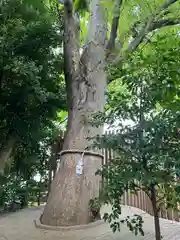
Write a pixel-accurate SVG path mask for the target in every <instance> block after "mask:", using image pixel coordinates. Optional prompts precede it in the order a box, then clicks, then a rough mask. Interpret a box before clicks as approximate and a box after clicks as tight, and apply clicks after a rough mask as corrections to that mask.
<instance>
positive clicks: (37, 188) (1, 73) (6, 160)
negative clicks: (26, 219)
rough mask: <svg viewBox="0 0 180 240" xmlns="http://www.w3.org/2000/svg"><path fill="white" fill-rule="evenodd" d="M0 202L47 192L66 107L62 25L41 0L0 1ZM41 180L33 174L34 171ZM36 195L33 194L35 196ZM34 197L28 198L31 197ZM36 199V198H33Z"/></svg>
mask: <svg viewBox="0 0 180 240" xmlns="http://www.w3.org/2000/svg"><path fill="white" fill-rule="evenodd" d="M0 13H1V14H0V28H1V40H0V132H1V134H0V169H1V173H3V172H4V174H3V175H2V176H1V177H0V182H1V184H0V185H1V186H0V195H1V197H0V198H1V208H2V209H3V208H4V207H5V203H7V202H8V203H9V202H11V201H14V200H19V201H20V202H21V204H22V207H24V206H26V205H27V204H28V201H30V200H31V201H32V197H33V198H34V197H35V196H36V195H38V196H39V199H40V194H39V193H40V192H43V193H45V194H47V184H48V182H47V180H48V175H47V173H48V168H49V166H48V161H49V152H51V149H50V145H51V141H52V139H54V138H55V135H56V132H57V131H60V129H61V126H56V125H57V124H56V121H61V120H62V119H60V117H59V112H60V111H61V110H66V93H65V85H64V81H63V78H62V63H63V61H62V60H63V58H62V54H61V53H58V54H57V49H59V48H60V47H61V45H62V31H61V30H62V28H61V25H60V22H58V26H57V24H56V21H55V18H54V16H53V14H51V12H50V11H49V9H48V8H47V7H46V5H45V4H44V2H43V1H27V0H26V1H25V0H24V1H20V0H12V1H9V0H7V1H1V3H0ZM37 174H38V175H39V176H40V181H37V180H34V178H35V177H36V175H37ZM34 200H35V201H37V199H34ZM34 200H33V201H34ZM38 201H39V200H38Z"/></svg>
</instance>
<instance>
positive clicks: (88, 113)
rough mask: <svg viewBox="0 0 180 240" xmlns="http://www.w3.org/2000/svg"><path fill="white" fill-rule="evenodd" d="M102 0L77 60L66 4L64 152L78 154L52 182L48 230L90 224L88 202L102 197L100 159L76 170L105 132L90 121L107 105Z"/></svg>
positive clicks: (64, 160)
mask: <svg viewBox="0 0 180 240" xmlns="http://www.w3.org/2000/svg"><path fill="white" fill-rule="evenodd" d="M100 2H101V0H93V1H90V12H91V20H90V25H89V33H88V36H87V44H86V46H85V48H84V52H83V54H82V55H81V56H80V55H79V49H78V43H77V28H76V27H77V24H75V23H76V19H75V15H74V13H73V12H72V8H71V6H70V5H67V3H68V4H70V3H72V2H71V1H70V0H67V1H65V16H64V18H65V36H64V56H65V80H66V87H67V95H68V96H67V98H68V129H67V133H66V136H65V139H64V146H63V149H64V150H66V149H70V150H72V149H74V150H80V151H81V154H78V153H72V152H71V153H66V154H64V155H63V156H62V157H61V165H60V168H59V170H58V172H57V174H56V176H55V179H54V181H53V183H52V187H51V193H50V194H49V197H48V201H47V205H46V207H45V209H44V213H43V215H42V216H41V222H42V223H43V224H46V225H63V226H65V225H66V226H67V225H78V224H86V223H88V222H90V221H91V219H92V217H91V216H90V211H89V200H90V199H91V198H94V197H97V196H98V194H99V187H100V185H99V184H100V179H99V178H98V177H95V172H96V170H97V169H99V168H100V167H101V162H102V157H101V156H97V155H94V154H92V153H89V154H88V155H87V154H85V155H84V157H83V173H82V174H81V175H78V174H77V173H76V166H77V164H78V161H79V160H80V159H81V157H82V154H83V152H84V150H85V149H86V148H87V147H89V146H90V145H91V143H92V141H90V140H89V138H92V137H94V136H96V135H97V134H101V133H102V128H101V127H98V128H97V127H94V126H92V125H91V124H90V123H89V121H90V120H91V119H92V116H93V114H94V113H97V112H99V111H103V110H104V105H105V96H104V95H105V94H104V93H105V89H106V74H105V70H104V67H105V44H106V35H107V28H106V25H105V21H104V16H103V14H102V9H101V6H100Z"/></svg>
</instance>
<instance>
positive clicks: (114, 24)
mask: <svg viewBox="0 0 180 240" xmlns="http://www.w3.org/2000/svg"><path fill="white" fill-rule="evenodd" d="M122 2H123V1H122V0H116V2H115V4H114V14H113V20H112V25H111V32H110V39H109V41H108V44H107V47H106V49H107V50H108V53H107V55H109V54H110V50H112V49H114V48H115V40H116V37H117V30H118V26H119V18H120V9H121V6H122Z"/></svg>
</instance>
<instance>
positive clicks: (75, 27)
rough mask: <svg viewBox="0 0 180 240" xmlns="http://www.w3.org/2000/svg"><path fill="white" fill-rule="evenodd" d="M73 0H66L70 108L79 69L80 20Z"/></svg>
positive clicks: (66, 67) (67, 72) (65, 57)
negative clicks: (73, 84) (74, 81)
mask: <svg viewBox="0 0 180 240" xmlns="http://www.w3.org/2000/svg"><path fill="white" fill-rule="evenodd" d="M76 17H77V16H76V13H75V11H74V8H73V0H64V44H63V46H64V75H65V82H66V89H67V92H68V93H69V94H68V108H69V109H70V108H71V106H72V91H73V86H72V81H73V80H74V79H75V78H76V75H77V71H78V69H79V58H80V53H79V21H77V19H76Z"/></svg>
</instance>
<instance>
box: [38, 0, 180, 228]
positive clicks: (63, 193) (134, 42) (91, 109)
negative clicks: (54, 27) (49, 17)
mask: <svg viewBox="0 0 180 240" xmlns="http://www.w3.org/2000/svg"><path fill="white" fill-rule="evenodd" d="M60 2H61V3H62V2H63V6H59V7H58V10H59V12H61V10H60V9H63V10H62V11H63V13H64V58H65V59H64V74H65V82H66V90H67V99H68V127H67V133H66V136H65V140H64V149H66V150H67V149H70V150H72V149H78V150H81V152H83V151H84V150H85V149H86V148H87V147H88V146H89V145H91V143H92V142H91V141H90V140H89V139H91V138H92V137H93V136H95V135H96V134H101V133H102V128H100V127H98V128H97V127H94V126H92V125H91V124H89V120H90V119H91V118H92V115H93V114H94V113H96V112H99V111H103V110H104V104H105V90H106V86H107V81H106V73H105V67H106V66H107V63H108V61H111V62H113V64H115V63H117V64H120V63H122V62H123V60H124V59H126V57H128V56H129V54H130V53H132V52H133V51H134V50H136V48H137V47H138V46H139V45H140V47H142V45H144V43H145V44H146V43H147V42H148V41H150V40H149V39H150V37H152V35H153V34H155V33H156V32H157V30H159V29H161V28H164V27H166V26H170V25H173V26H174V25H177V24H178V23H179V17H178V16H179V15H178V11H179V9H180V5H179V1H178V0H173V1H172V0H165V1H153V2H152V1H128V2H127V1H121V0H117V1H101V0H91V1H89V2H86V1H83V4H84V3H85V2H86V3H87V4H85V8H84V5H83V8H82V5H81V4H80V2H81V1H72V0H64V1H60ZM78 7H80V9H79V8H78ZM107 9H108V11H107ZM79 10H80V11H79ZM81 14H83V17H81ZM79 15H80V16H79ZM87 22H88V27H87V28H86V26H87ZM109 24H110V31H108V25H109ZM80 50H82V51H80ZM91 155H92V156H89V157H88V158H89V159H86V160H85V162H84V169H86V171H87V173H86V175H89V176H90V175H91V177H87V176H85V174H82V175H80V176H76V171H75V169H76V164H77V163H78V161H79V155H78V154H74V155H73V158H72V153H69V154H67V153H66V155H65V156H64V157H62V159H61V160H62V162H63V163H62V166H61V167H60V170H59V171H58V173H57V174H56V177H55V179H54V181H53V183H52V188H51V194H50V195H49V199H48V203H47V205H46V207H45V210H44V213H43V215H42V218H41V221H42V223H43V224H48V225H76V224H84V223H88V222H89V221H90V216H89V214H90V213H89V205H88V203H89V200H90V198H91V197H96V196H97V195H98V193H99V189H98V188H99V184H98V180H97V178H95V177H94V175H93V173H94V172H95V171H96V170H97V168H100V167H101V158H99V160H95V158H94V157H93V154H92V153H91ZM85 158H87V156H85ZM93 161H94V162H95V164H96V166H95V164H94V162H93ZM90 162H91V163H92V164H94V168H92V169H89V167H88V164H89V163H90ZM79 186H84V187H83V188H82V189H81V190H79ZM90 186H92V187H90ZM72 189H74V191H72Z"/></svg>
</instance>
